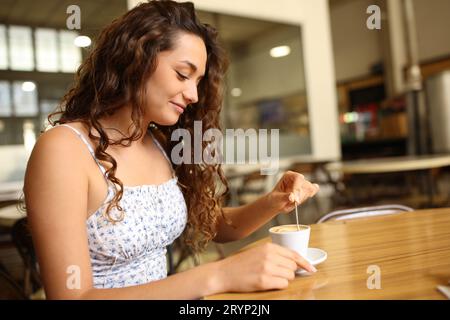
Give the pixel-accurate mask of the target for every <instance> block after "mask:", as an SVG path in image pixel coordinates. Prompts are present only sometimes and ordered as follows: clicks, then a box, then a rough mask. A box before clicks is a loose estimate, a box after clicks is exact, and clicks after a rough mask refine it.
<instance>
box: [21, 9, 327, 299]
mask: <svg viewBox="0 0 450 320" xmlns="http://www.w3.org/2000/svg"><path fill="white" fill-rule="evenodd" d="M226 67H227V63H226V60H225V56H224V53H223V51H222V49H221V48H220V46H219V44H218V40H217V34H216V31H215V30H214V29H213V28H211V27H210V26H208V25H204V24H201V23H200V22H199V21H198V20H197V18H196V15H195V11H194V7H193V5H192V4H191V3H177V2H173V1H152V2H149V3H145V4H141V5H139V6H138V7H136V8H134V9H133V10H131V11H129V12H128V13H126V14H125V15H124V16H122V17H121V18H119V19H117V20H115V21H113V22H112V24H111V25H109V26H108V27H107V28H106V29H105V30H103V32H102V33H101V35H100V37H99V39H98V40H97V44H96V47H95V49H94V50H93V51H92V52H91V53H90V54H89V56H88V57H87V59H86V60H85V62H84V63H83V64H82V65H81V67H80V69H79V71H78V74H77V80H76V83H75V86H74V87H73V88H72V89H71V90H70V91H69V92H68V93H67V94H66V95H65V97H64V98H63V101H62V104H61V110H60V111H59V112H57V113H55V114H52V115H50V116H49V119H50V120H51V119H52V117H54V116H55V115H56V114H59V115H60V117H59V119H58V120H57V121H52V122H51V123H52V125H53V128H52V129H51V130H48V131H46V132H45V133H43V134H42V135H41V136H40V138H39V139H38V141H37V143H36V145H35V148H34V150H33V153H32V155H31V157H30V160H29V163H28V167H27V171H26V176H25V187H24V193H25V203H26V207H27V212H28V217H29V222H30V226H31V231H32V236H33V239H34V243H35V247H36V251H37V254H38V259H39V265H40V270H41V274H42V278H43V283H44V287H45V292H46V295H47V297H48V298H50V299H53V298H57V299H58V298H64V299H67V298H75V299H92V298H94V299H97V298H98V299H108V298H112V299H123V298H128V299H139V298H143V299H195V298H200V297H203V296H206V295H211V294H215V293H220V292H227V291H239V292H246V291H256V290H267V289H277V288H285V287H286V286H287V285H288V282H289V280H292V279H293V278H294V276H295V270H296V269H297V268H299V267H301V268H305V269H307V270H309V271H312V272H314V271H315V269H314V267H313V266H311V265H310V264H309V263H308V262H307V261H306V260H305V259H304V258H302V257H300V256H299V255H298V254H296V253H295V252H293V251H291V250H288V249H285V248H282V247H280V246H276V245H273V244H269V245H262V246H259V247H255V248H253V249H250V250H247V251H244V252H242V253H239V254H237V255H234V256H231V257H228V258H226V259H223V260H220V261H216V262H212V263H208V264H204V265H201V266H198V267H195V268H192V269H190V270H188V271H185V272H181V273H178V274H175V275H172V276H169V277H167V273H166V269H167V268H166V256H165V254H166V249H165V248H166V246H167V245H169V244H171V243H172V242H173V241H174V240H175V239H176V238H178V237H179V236H180V235H181V234H182V233H183V238H184V240H185V243H186V245H188V246H190V247H191V248H192V249H193V250H194V251H199V250H201V249H203V248H204V247H205V245H206V244H207V243H208V242H209V241H211V240H214V241H218V242H227V241H233V240H238V239H242V238H243V237H245V236H247V235H249V234H250V233H251V232H253V231H255V230H256V229H257V228H258V227H260V226H261V225H263V224H264V223H266V222H267V221H269V220H270V219H272V218H273V217H274V216H275V215H276V214H278V213H280V212H284V213H286V212H289V211H291V210H292V209H293V208H294V205H295V204H296V202H297V203H301V202H303V201H305V200H306V199H307V198H308V197H312V196H314V194H315V193H316V192H317V191H318V186H317V185H313V184H311V183H310V182H308V181H306V180H305V179H304V178H303V176H301V175H300V174H298V173H294V172H288V173H286V174H285V175H284V176H283V178H282V179H281V180H280V181H279V182H278V184H277V185H276V187H275V188H274V190H273V191H272V192H270V193H268V194H266V195H264V196H262V197H261V198H259V199H258V200H256V201H255V202H254V203H251V204H249V205H246V206H242V207H237V208H221V207H220V203H221V200H222V197H223V196H224V195H225V193H226V191H228V188H227V184H226V181H225V178H224V176H223V173H222V170H221V168H220V165H207V164H204V163H202V164H188V163H182V164H179V165H173V163H172V161H171V160H170V159H169V157H168V155H170V154H171V150H172V149H173V147H174V144H175V143H177V142H173V141H171V139H170V138H171V133H172V131H173V130H175V129H177V128H183V129H186V130H189V131H190V132H191V133H192V131H193V123H194V121H202V125H203V130H205V131H206V130H207V129H210V128H219V124H218V122H219V112H220V106H221V103H222V99H221V91H220V90H221V83H222V77H223V75H224V73H225V71H226ZM202 147H203V148H206V147H207V145H206V144H205V143H203V145H202ZM218 181H220V182H221V183H222V184H223V186H225V192H223V193H220V192H218V190H219V188H218V186H217V182H218ZM299 194H300V195H301V196H302V197H301V199H300V197H299Z"/></svg>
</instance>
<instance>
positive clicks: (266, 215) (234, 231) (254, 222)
mask: <svg viewBox="0 0 450 320" xmlns="http://www.w3.org/2000/svg"><path fill="white" fill-rule="evenodd" d="M271 198H272V196H271V194H270V193H268V194H265V195H263V196H261V197H259V198H258V199H257V200H255V201H254V202H251V203H248V204H246V205H243V206H239V207H226V208H223V214H224V216H225V218H226V219H227V220H230V221H231V222H232V226H230V225H229V224H227V223H226V222H225V221H224V218H223V217H222V216H219V218H218V222H217V235H216V237H215V238H214V241H216V242H220V243H225V242H230V241H235V240H240V239H243V238H245V237H247V236H248V235H250V234H251V233H252V232H254V231H256V230H257V229H258V228H259V227H261V226H262V225H264V224H265V223H267V222H268V221H270V220H271V219H273V218H274V217H275V216H276V215H277V214H278V213H279V212H278V211H277V209H278V208H277V207H276V206H274V202H273V200H272V199H271Z"/></svg>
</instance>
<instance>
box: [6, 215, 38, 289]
mask: <svg viewBox="0 0 450 320" xmlns="http://www.w3.org/2000/svg"><path fill="white" fill-rule="evenodd" d="M11 237H12V241H13V243H14V245H15V247H16V249H17V251H18V252H19V254H20V257H21V258H22V261H23V263H24V277H23V288H22V290H23V293H24V294H25V296H26V297H31V295H32V294H33V293H34V292H36V291H37V290H38V289H40V288H41V287H42V282H41V277H40V274H39V266H38V262H37V258H36V253H35V250H34V246H33V240H32V238H31V233H30V231H29V229H28V226H27V218H22V219H20V220H18V221H17V222H16V223H15V224H14V225H13V227H12V230H11Z"/></svg>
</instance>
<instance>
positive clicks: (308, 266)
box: [274, 244, 317, 272]
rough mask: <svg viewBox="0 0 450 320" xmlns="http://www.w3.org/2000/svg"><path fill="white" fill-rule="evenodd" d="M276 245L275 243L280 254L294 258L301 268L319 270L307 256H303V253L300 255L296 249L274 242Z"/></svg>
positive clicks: (310, 270)
mask: <svg viewBox="0 0 450 320" xmlns="http://www.w3.org/2000/svg"><path fill="white" fill-rule="evenodd" d="M274 245H275V250H276V252H278V253H279V254H280V255H282V256H284V257H286V258H288V259H291V260H294V261H295V262H296V263H297V265H298V266H299V267H300V268H302V269H305V270H307V271H309V272H316V271H317V270H316V268H314V266H313V265H311V264H310V263H309V262H308V261H307V260H306V259H305V258H303V257H302V256H301V255H299V254H298V253H297V252H296V251H294V250H291V249H288V248H285V247H282V246H279V245H277V244H274Z"/></svg>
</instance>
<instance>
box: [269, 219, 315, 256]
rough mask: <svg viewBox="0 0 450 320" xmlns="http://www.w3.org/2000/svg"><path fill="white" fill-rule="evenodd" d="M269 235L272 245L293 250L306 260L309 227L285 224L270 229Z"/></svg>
mask: <svg viewBox="0 0 450 320" xmlns="http://www.w3.org/2000/svg"><path fill="white" fill-rule="evenodd" d="M269 233H270V237H271V238H272V242H273V243H275V244H278V245H280V246H282V247H285V248H289V249H291V250H294V251H296V252H297V253H298V254H299V255H301V256H302V257H303V258H305V259H307V253H308V246H309V235H310V233H311V227H310V226H307V225H302V224H300V225H298V227H297V225H296V224H285V225H280V226H275V227H272V228H270V229H269Z"/></svg>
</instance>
